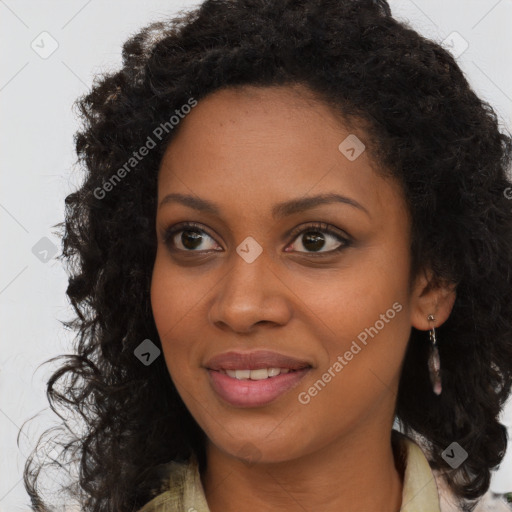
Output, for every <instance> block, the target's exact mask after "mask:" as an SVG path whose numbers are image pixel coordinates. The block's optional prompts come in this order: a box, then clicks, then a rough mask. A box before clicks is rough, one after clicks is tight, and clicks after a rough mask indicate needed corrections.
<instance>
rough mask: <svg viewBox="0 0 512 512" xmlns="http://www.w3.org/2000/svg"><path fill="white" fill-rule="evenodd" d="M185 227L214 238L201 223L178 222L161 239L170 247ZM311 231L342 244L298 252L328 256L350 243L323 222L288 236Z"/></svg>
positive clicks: (299, 229) (181, 250) (295, 230)
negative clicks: (331, 237)
mask: <svg viewBox="0 0 512 512" xmlns="http://www.w3.org/2000/svg"><path fill="white" fill-rule="evenodd" d="M187 229H193V230H197V231H200V232H202V233H206V234H207V235H208V236H209V237H210V238H212V239H214V237H213V236H212V235H210V234H209V233H208V231H205V230H204V229H203V228H202V227H201V224H198V223H196V222H182V223H180V224H176V225H175V226H172V227H170V228H167V229H166V230H165V231H164V234H163V240H164V243H165V244H166V245H167V246H168V247H170V246H171V245H172V239H173V237H174V236H175V235H176V233H179V232H181V231H186V230H187ZM313 231H320V232H322V233H327V234H329V235H332V236H333V237H334V238H336V239H337V240H338V241H339V242H342V244H341V245H340V246H339V247H338V248H336V249H332V250H330V251H326V252H317V253H315V252H301V251H299V254H307V255H310V256H314V257H319V256H330V255H332V254H334V253H338V252H341V251H342V250H344V249H346V248H347V247H350V246H351V245H352V240H350V239H349V238H348V237H344V236H342V235H341V234H340V232H339V231H338V230H336V229H333V228H332V227H331V226H330V225H329V224H326V223H325V222H312V223H311V224H308V225H307V226H306V227H304V226H298V227H297V228H295V229H294V230H292V232H291V233H290V235H289V236H290V237H291V238H292V241H295V239H296V238H298V236H299V235H301V234H303V233H307V232H313ZM173 250H176V251H180V252H188V253H194V252H199V253H200V252H202V251H190V250H189V251H186V250H183V249H176V248H173Z"/></svg>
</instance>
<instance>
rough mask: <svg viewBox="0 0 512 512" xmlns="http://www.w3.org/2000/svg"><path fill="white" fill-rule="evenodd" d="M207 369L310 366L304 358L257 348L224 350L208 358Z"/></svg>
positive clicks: (294, 367) (293, 368)
mask: <svg viewBox="0 0 512 512" xmlns="http://www.w3.org/2000/svg"><path fill="white" fill-rule="evenodd" d="M204 366H205V367H206V368H208V369H209V370H214V371H220V370H242V369H243V370H259V369H261V368H287V369H289V370H290V371H295V370H301V369H303V368H310V367H311V366H312V365H311V364H310V363H309V362H308V361H305V360H300V359H296V358H294V357H291V356H287V355H284V354H279V353H278V352H272V351H270V350H258V351H254V352H234V351H231V352H224V353H223V354H219V355H216V356H214V357H212V358H211V359H209V360H208V361H207V362H206V364H205V365H204Z"/></svg>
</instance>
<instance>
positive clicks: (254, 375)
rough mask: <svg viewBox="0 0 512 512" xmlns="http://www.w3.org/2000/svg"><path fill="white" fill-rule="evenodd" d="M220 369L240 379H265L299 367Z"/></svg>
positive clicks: (223, 372)
mask: <svg viewBox="0 0 512 512" xmlns="http://www.w3.org/2000/svg"><path fill="white" fill-rule="evenodd" d="M218 371H219V372H220V373H222V374H224V375H229V377H231V378H234V379H238V380H265V379H272V378H274V377H277V376H278V375H284V374H287V373H291V372H296V371H298V369H297V370H292V369H290V368H258V369H256V370H249V369H243V370H227V369H223V368H221V369H219V370H218Z"/></svg>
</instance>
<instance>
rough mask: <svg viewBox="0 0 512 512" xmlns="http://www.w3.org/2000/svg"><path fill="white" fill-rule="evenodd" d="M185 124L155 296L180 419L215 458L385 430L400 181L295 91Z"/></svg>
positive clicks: (404, 219) (399, 288) (405, 327)
mask: <svg viewBox="0 0 512 512" xmlns="http://www.w3.org/2000/svg"><path fill="white" fill-rule="evenodd" d="M180 123H181V124H180V127H179V133H178V134H177V136H176V138H175V139H174V140H173V141H172V142H171V144H170V145H169V147H168V149H167V151H166V153H165V155H164V158H163V160H162V164H161V168H160V173H159V179H158V205H159V207H158V211H157V218H156V229H157V236H158V249H157V255H156V261H155V265H154V271H153V276H152V284H151V302H152V308H153V314H154V318H155V322H156V326H157V329H158V333H159V336H160V339H161V343H162V347H163V353H164V356H165V361H166V364H167V367H168V370H169V372H170V375H171V377H172V380H173V382H174V384H175V386H176V388H177V390H178V392H179V393H180V395H181V397H182V399H183V401H184V402H185V404H186V405H187V407H188V409H189V410H190V412H191V414H192V415H193V416H194V418H195V419H196V421H197V422H198V424H199V425H200V426H201V427H202V429H203V430H204V431H205V432H206V434H207V436H208V438H209V440H210V442H211V443H213V445H215V446H216V447H217V448H218V449H220V450H222V451H223V452H224V453H227V454H230V455H233V456H235V457H239V458H241V459H244V458H245V459H251V458H252V460H255V459H259V460H261V461H262V462H263V461H268V462H271V461H275V462H277V461H285V460H291V459H294V458H296V457H299V456H301V455H305V454H310V453H313V452H317V451H319V450H322V449H329V446H330V445H332V443H334V442H336V441H338V440H341V439H347V436H353V435H354V434H355V433H356V432H357V433H359V435H361V436H362V435H366V434H369V433H370V432H371V431H376V430H379V431H381V432H383V429H384V428H385V429H386V432H387V434H386V436H387V435H388V433H389V429H390V428H391V424H392V421H393V412H394V404H395V398H396V391H397V387H398V381H399V375H400V367H401V363H402V359H403V356H404V351H405V348H406V344H407V340H408V338H409V334H410V329H411V316H412V315H413V311H414V308H415V306H414V303H413V300H412V293H411V294H410V293H409V268H410V254H409V251H410V249H409V247H410V233H409V230H410V220H409V216H408V214H407V210H406V206H405V202H404V198H403V196H402V192H401V190H400V187H399V186H398V184H397V183H395V182H393V181H390V180H386V179H383V178H382V177H380V176H379V175H378V174H376V172H375V171H374V170H373V169H372V168H371V166H370V159H369V154H368V153H369V152H368V151H367V150H364V149H363V146H361V145H360V143H361V142H362V143H363V144H365V135H364V133H362V132H357V134H354V133H353V132H352V131H351V130H349V129H347V128H345V127H344V125H343V124H342V123H341V122H340V121H339V120H338V119H337V118H336V117H335V116H334V114H333V113H332V112H331V110H330V109H329V108H328V107H327V106H325V105H324V104H322V103H319V102H317V101H315V100H313V99H311V98H309V99H307V98H306V97H305V96H304V95H301V94H299V92H297V91H294V90H293V89H292V88H290V87H275V88H264V89H255V88H245V89H243V90H241V91H234V90H221V91H217V92H215V93H213V94H211V95H210V96H208V97H206V98H204V99H202V100H201V101H200V102H199V103H198V104H197V106H195V107H194V108H193V109H192V111H191V112H190V113H189V114H188V115H187V116H186V117H185V118H184V119H182V120H181V121H180ZM354 135H356V136H357V137H358V138H359V141H360V142H358V141H357V139H355V138H354ZM347 137H349V139H347ZM344 141H345V142H344ZM340 144H341V147H339V146H340ZM168 194H179V195H180V196H175V198H174V199H173V198H169V197H168V198H167V199H166V197H167V196H168ZM334 194H336V195H338V196H340V197H341V199H340V200H334V199H333V200H330V201H320V200H318V199H316V198H318V197H320V196H323V197H328V196H332V197H334ZM180 198H181V199H180ZM207 203H208V205H211V206H208V207H206V204H207ZM288 203H289V204H288ZM295 203H296V205H295ZM286 204H287V205H286ZM294 205H295V206H294ZM183 222H193V223H195V226H192V227H190V226H189V227H187V226H181V227H180V226H177V225H178V224H179V223H183ZM315 223H325V224H326V225H327V229H326V228H325V227H324V226H320V227H318V226H316V227H315ZM173 226H176V227H177V230H176V232H175V233H174V234H172V235H171V236H170V237H169V238H168V240H167V242H165V241H164V236H165V232H166V230H168V229H169V228H171V227H173ZM260 351H269V352H271V353H270V354H263V355H262V354H261V352H260ZM256 352H260V354H259V356H261V357H258V354H256V355H252V356H249V357H248V358H247V359H244V358H243V355H249V354H253V353H256ZM227 353H231V355H230V354H228V356H227V357H226V358H225V359H220V360H217V364H216V363H215V362H211V360H212V358H214V357H216V356H219V355H224V354H227ZM233 353H238V355H236V354H233ZM289 358H292V359H289ZM305 366H306V368H304V367H305ZM265 368H267V369H268V368H282V369H283V370H284V371H281V372H280V373H279V375H275V374H277V373H278V371H277V370H275V369H274V370H270V376H269V371H268V370H265ZM301 368H302V369H301ZM251 369H252V370H253V371H252V372H251V371H250V370H251ZM286 369H288V370H289V371H288V372H286ZM228 370H229V372H230V373H228ZM236 370H240V371H239V372H237V373H235V371H236ZM256 370H258V371H256ZM247 377H250V380H246V379H247ZM260 379H261V380H260Z"/></svg>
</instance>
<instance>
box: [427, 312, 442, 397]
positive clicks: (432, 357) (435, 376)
mask: <svg viewBox="0 0 512 512" xmlns="http://www.w3.org/2000/svg"><path fill="white" fill-rule="evenodd" d="M427 320H428V321H429V322H433V321H434V320H435V317H434V315H432V314H431V315H428V316H427ZM429 337H430V350H429V356H428V371H429V374H430V382H431V383H432V390H433V391H434V393H435V394H436V395H440V394H441V391H442V386H441V361H440V359H439V350H438V349H437V338H436V329H435V327H434V326H433V325H432V327H431V328H430V332H429Z"/></svg>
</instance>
